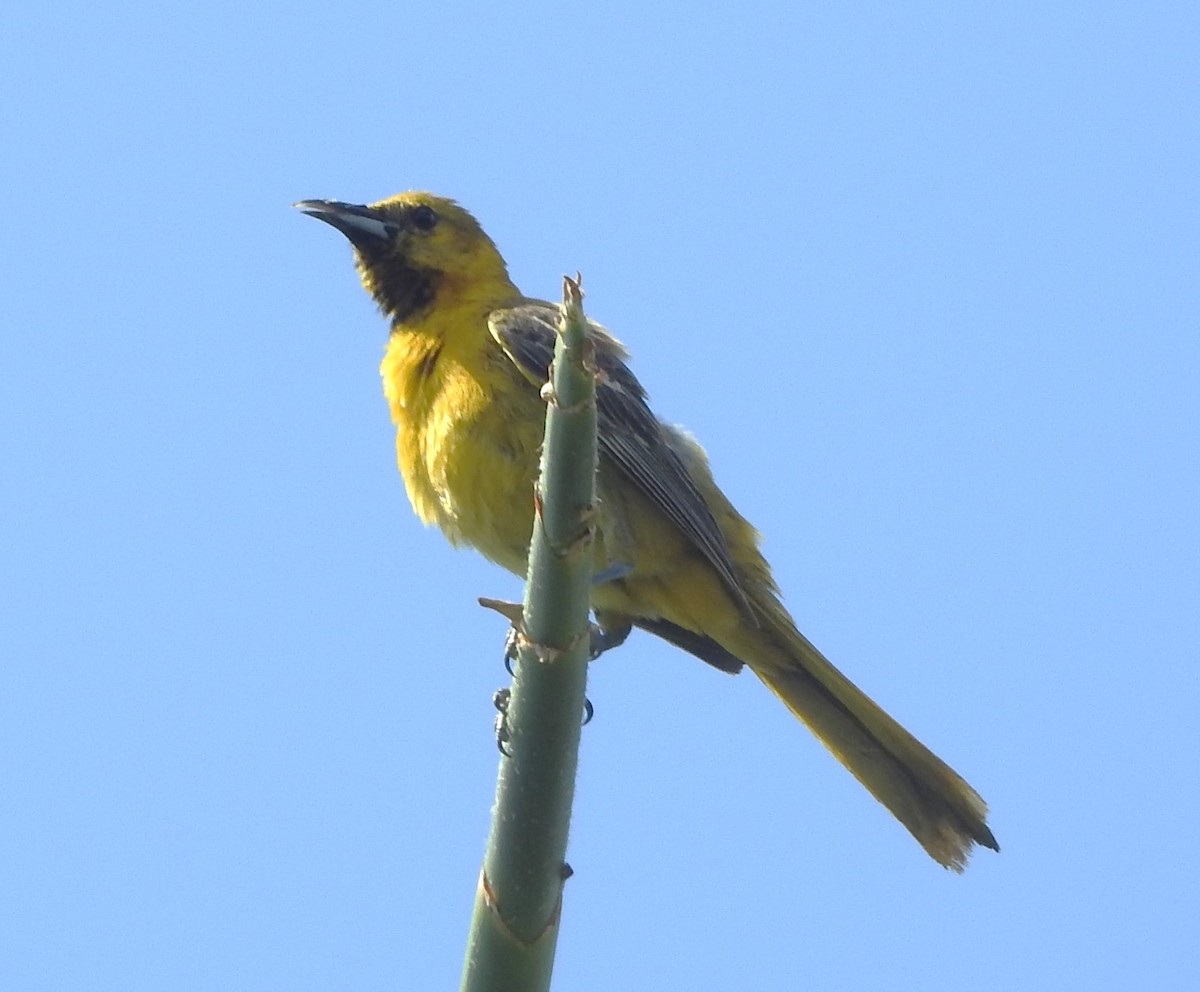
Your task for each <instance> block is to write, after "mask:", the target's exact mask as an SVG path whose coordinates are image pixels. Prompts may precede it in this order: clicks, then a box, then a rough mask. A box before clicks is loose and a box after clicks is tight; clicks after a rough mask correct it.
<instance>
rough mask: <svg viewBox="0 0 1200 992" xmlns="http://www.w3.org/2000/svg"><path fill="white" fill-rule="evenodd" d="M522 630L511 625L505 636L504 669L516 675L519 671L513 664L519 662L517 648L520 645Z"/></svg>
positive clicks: (511, 674)
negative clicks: (515, 669) (514, 669)
mask: <svg viewBox="0 0 1200 992" xmlns="http://www.w3.org/2000/svg"><path fill="white" fill-rule="evenodd" d="M520 639H521V632H520V631H519V630H517V628H516V627H509V628H508V633H507V634H506V635H505V637H504V670H505V671H506V672H508V674H509V675H510V676H515V675H516V674H517V673H516V672H515V671H513V666H514V665H516V663H517V648H518V647H519V645H520Z"/></svg>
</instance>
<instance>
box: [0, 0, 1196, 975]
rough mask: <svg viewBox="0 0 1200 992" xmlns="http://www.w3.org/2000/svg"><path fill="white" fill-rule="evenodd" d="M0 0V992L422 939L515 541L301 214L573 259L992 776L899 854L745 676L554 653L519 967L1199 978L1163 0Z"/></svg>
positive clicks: (931, 715)
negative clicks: (392, 225) (473, 541)
mask: <svg viewBox="0 0 1200 992" xmlns="http://www.w3.org/2000/svg"><path fill="white" fill-rule="evenodd" d="M2 21H3V23H2V25H0V104H2V108H0V109H2V111H3V113H2V116H0V119H2V120H3V123H2V124H0V128H2V129H3V133H2V139H3V147H4V151H3V153H2V154H0V184H2V188H3V189H4V191H5V197H4V200H5V207H4V223H3V226H2V228H0V238H2V239H3V244H4V252H3V257H4V264H3V267H2V268H0V285H2V287H3V292H2V293H0V322H2V325H3V332H2V334H0V369H2V372H3V379H4V385H3V388H2V389H0V420H2V423H3V430H2V432H0V445H2V455H0V547H3V553H2V555H0V568H2V569H3V576H2V580H0V581H2V583H3V584H2V588H3V596H2V597H0V850H2V851H3V852H4V853H3V857H2V858H0V932H2V933H3V934H4V939H3V940H2V941H0V987H3V988H5V989H13V990H18V989H19V990H41V989H65V988H71V989H81V990H82V989H89V990H90V989H96V990H109V989H113V990H116V989H120V990H140V989H146V990H159V989H175V990H189V989H222V990H225V989H288V990H305V989H355V990H366V989H385V988H389V989H390V988H409V989H439V988H452V987H455V986H456V984H457V982H458V977H459V972H460V968H461V961H462V950H463V946H464V942H465V935H466V927H467V922H468V917H469V913H470V909H471V900H472V895H473V887H474V882H475V877H476V873H477V870H478V866H479V861H480V858H481V856H482V851H483V842H484V838H485V835H486V831H487V818H488V811H489V806H490V803H491V799H492V791H493V785H494V779H495V771H496V764H497V760H498V759H497V754H496V751H495V747H494V744H493V741H492V731H491V718H492V716H493V713H492V710H491V704H490V696H491V693H492V691H493V690H494V689H495V688H496V687H497V686H498V685H500V684H502V682H504V681H505V676H504V673H503V669H502V667H501V661H500V653H501V642H502V638H503V630H502V629H501V627H500V625H499V624H498V623H497V620H496V618H495V617H494V616H492V615H490V614H488V613H485V612H484V611H482V610H480V609H479V608H478V607H477V606H476V605H474V599H475V597H476V596H478V595H493V596H509V597H516V596H518V595H519V583H518V582H517V580H516V579H514V578H512V577H510V576H508V575H506V574H503V573H501V572H499V571H498V570H496V569H495V568H493V567H492V566H490V565H488V564H487V563H486V562H484V561H482V560H481V559H479V558H478V557H477V556H475V555H473V554H471V553H467V552H457V553H456V552H454V551H452V550H450V549H449V548H448V546H446V545H445V544H444V542H443V541H442V539H441V537H440V536H439V535H438V534H436V533H434V532H430V531H426V530H423V529H422V528H421V527H420V525H419V524H418V523H417V522H416V520H415V519H414V518H413V516H412V515H411V512H410V511H409V508H408V506H407V503H406V500H405V497H404V493H403V488H402V485H401V482H400V480H399V477H398V475H397V473H396V471H395V467H394V464H393V455H392V434H391V429H390V424H389V421H388V416H387V412H386V408H385V406H384V402H383V399H382V397H381V395H380V390H379V382H378V373H377V366H378V361H379V358H380V356H381V352H382V347H383V343H384V340H385V334H386V329H385V326H384V324H383V322H382V321H381V319H380V318H379V317H378V315H377V314H376V313H375V312H374V310H373V307H372V305H371V303H370V301H369V300H368V299H367V297H366V296H365V295H364V294H363V293H362V292H361V291H360V289H359V288H358V286H357V282H356V278H355V276H354V273H353V271H352V269H351V267H350V258H349V252H348V250H347V248H346V246H345V244H344V243H343V242H342V240H341V239H340V238H339V237H338V236H337V235H336V233H335V232H333V231H331V230H329V229H326V228H324V227H322V226H321V225H318V224H315V223H313V222H312V221H311V220H308V219H306V218H304V217H302V216H300V215H298V214H296V213H295V212H293V211H291V210H290V209H289V204H291V203H292V202H293V201H295V200H298V199H301V198H306V197H334V198H341V199H348V200H355V201H363V200H371V199H376V198H380V197H383V196H386V195H389V194H391V193H394V192H397V191H399V190H402V189H406V188H430V189H434V190H436V191H438V192H440V193H442V194H445V195H450V196H454V197H457V198H458V199H460V200H461V201H462V202H463V203H464V204H465V205H467V206H468V207H469V208H470V209H472V210H473V211H474V212H475V213H476V214H477V215H478V216H479V217H480V219H481V220H482V221H483V223H484V225H485V226H486V227H487V229H488V230H489V231H490V233H491V234H492V235H493V237H494V238H495V239H496V241H497V242H498V244H499V245H500V247H501V249H502V251H503V252H504V253H505V255H506V257H507V258H508V260H509V262H510V265H511V269H512V273H513V276H514V278H515V280H516V281H517V283H518V284H519V285H520V286H521V287H522V288H523V289H524V290H525V291H526V292H528V293H530V294H532V295H551V296H553V295H554V294H556V293H557V292H558V287H559V280H560V276H561V275H562V273H564V272H574V271H575V270H576V269H579V270H582V272H583V273H584V276H585V282H586V286H587V289H588V294H589V295H588V299H587V305H588V308H589V312H590V313H591V315H592V316H594V317H595V318H597V319H599V320H601V321H603V322H604V323H606V324H607V325H609V326H610V327H611V328H612V329H613V330H614V332H615V333H617V334H618V336H620V337H621V338H623V339H624V340H625V342H626V343H627V344H628V345H629V347H630V348H631V350H632V351H633V354H634V359H635V366H634V367H635V369H636V371H637V372H638V374H639V375H640V377H641V378H642V380H643V382H644V383H645V384H646V386H647V387H648V388H649V390H650V392H651V394H652V396H653V399H654V402H655V404H656V406H657V408H658V410H659V411H660V413H661V414H662V415H663V416H664V417H666V418H668V419H671V420H673V421H679V422H682V423H685V424H687V425H688V426H689V427H690V428H691V429H692V430H693V431H694V432H695V433H696V434H697V435H698V436H699V437H700V438H701V439H702V440H703V442H704V443H705V445H706V447H707V449H708V451H709V453H710V455H711V456H712V459H713V462H714V464H715V466H716V470H717V476H718V479H719V480H720V481H721V483H722V484H723V485H724V487H725V488H726V490H727V491H728V492H729V493H730V495H731V496H732V497H733V498H734V500H735V502H736V503H737V504H738V505H739V506H740V508H741V509H742V510H743V512H744V513H745V514H746V515H747V516H748V517H749V518H750V519H751V520H753V521H754V522H755V523H756V524H757V525H758V526H759V527H760V528H761V529H762V531H763V532H764V534H765V535H766V536H765V550H766V552H767V554H768V556H769V557H770V558H771V560H772V561H773V563H774V565H775V570H776V575H777V577H778V579H779V581H780V584H781V586H782V587H783V590H784V592H785V596H786V601H787V603H788V604H789V606H790V607H791V608H792V609H793V612H794V613H795V614H796V616H797V618H798V619H799V621H800V624H801V626H802V628H803V629H804V630H805V631H806V632H807V633H808V634H809V636H810V637H812V639H813V640H815V641H816V642H817V643H818V644H819V645H820V646H822V647H823V649H824V650H825V651H826V652H827V653H828V654H829V655H830V656H831V657H832V658H833V659H834V660H835V661H836V662H837V663H838V664H839V665H841V666H842V667H843V668H844V669H845V670H846V672H847V673H848V674H850V675H851V677H852V678H854V679H855V680H856V681H857V682H859V683H860V684H861V685H862V686H863V687H864V688H865V689H867V691H869V692H870V693H871V694H872V695H873V696H874V697H875V698H876V699H877V700H878V701H879V702H880V703H882V704H883V705H884V706H886V707H887V708H888V709H889V710H890V711H891V712H892V713H894V714H895V715H896V716H897V717H898V718H899V719H901V720H902V721H903V722H904V723H905V724H906V725H907V726H908V727H909V728H910V729H912V730H913V731H914V732H915V733H916V734H918V736H920V737H921V738H922V739H923V740H925V741H926V742H927V743H928V744H930V746H932V747H933V748H934V749H935V750H937V751H938V752H939V753H940V754H942V755H943V756H944V757H945V758H946V759H947V760H948V761H950V762H951V763H952V764H953V765H954V766H955V767H956V768H958V769H959V770H960V771H961V772H962V773H963V774H964V775H965V776H966V777H967V778H968V779H969V780H970V781H971V782H972V783H973V784H974V785H975V786H976V787H977V788H978V789H979V791H980V792H981V793H982V794H983V795H984V796H985V797H986V798H987V800H988V801H989V803H990V804H991V806H992V809H993V817H992V823H993V826H994V828H995V832H996V835H997V837H998V838H999V839H1000V842H1001V845H1002V846H1003V849H1004V850H1003V853H1002V854H1000V855H999V856H997V855H993V854H991V853H989V852H983V853H982V854H980V855H978V856H977V857H976V859H975V861H974V863H973V865H972V867H971V869H970V870H969V871H968V872H967V874H966V875H964V876H962V877H956V876H953V875H950V874H948V873H945V872H943V871H941V870H940V869H938V868H937V867H936V866H935V865H934V864H933V863H932V862H930V861H929V860H928V859H927V858H926V857H925V856H924V855H923V854H922V852H921V851H920V849H919V848H918V847H917V846H916V845H915V844H914V843H913V842H912V841H911V840H910V839H909V837H908V836H907V834H906V833H905V832H904V831H903V830H902V829H901V828H899V827H898V826H897V825H896V824H895V823H894V822H892V821H891V819H890V818H889V817H888V816H887V814H886V813H885V812H884V811H883V810H882V809H881V808H879V807H877V806H876V804H875V803H873V802H872V801H871V799H870V798H869V797H868V796H867V795H866V794H865V793H864V792H863V791H862V790H861V789H860V788H859V787H858V785H857V784H856V783H855V782H854V781H853V780H852V779H851V778H850V777H849V776H848V775H846V774H845V773H844V772H843V771H842V770H841V769H840V768H839V767H838V766H837V765H836V763H835V762H834V761H832V760H831V759H830V758H829V757H828V756H827V755H826V754H825V753H824V751H823V750H822V749H821V748H820V747H819V746H817V745H816V744H815V743H814V742H813V741H812V739H811V738H810V737H809V736H808V734H807V733H806V732H805V731H804V730H803V729H802V728H801V727H799V726H797V725H796V724H795V722H794V721H793V720H792V719H791V718H790V717H789V716H788V715H787V713H785V712H784V711H783V709H782V708H781V707H780V706H778V705H777V704H776V703H775V702H774V700H773V699H772V698H771V697H770V696H769V694H768V693H767V692H766V691H765V690H764V689H763V688H762V686H760V685H759V684H758V683H757V682H756V681H755V680H754V679H752V678H750V677H743V678H738V679H731V678H728V677H726V676H723V675H721V674H720V673H718V672H716V671H714V670H711V669H709V668H707V667H706V666H704V665H702V664H700V663H699V662H697V661H695V660H694V659H692V658H690V657H688V656H686V655H683V654H681V653H679V652H677V651H674V650H672V649H670V648H669V647H667V646H665V645H662V644H659V643H657V642H654V641H653V640H652V639H650V638H647V637H644V636H643V637H635V638H633V639H631V640H630V642H629V643H628V645H627V646H626V647H625V648H623V649H622V650H621V651H619V652H615V653H613V654H611V655H609V656H606V657H605V658H604V659H603V660H602V661H601V662H600V663H598V664H597V665H596V666H595V668H594V670H593V671H592V673H591V680H590V684H589V695H590V698H591V699H592V701H593V703H594V704H595V706H596V711H597V715H596V719H595V721H594V722H593V724H592V725H590V726H589V727H588V728H587V730H586V732H585V733H584V741H583V753H582V760H581V773H580V779H579V790H578V802H577V806H576V816H575V821H574V827H573V833H572V844H571V851H570V860H571V863H572V865H573V866H574V868H575V870H576V875H575V877H574V878H573V879H572V880H571V881H570V883H569V886H568V890H567V901H566V909H565V917H564V923H563V932H562V937H561V941H560V946H559V957H558V966H557V970H556V979H557V980H556V986H555V987H556V989H558V990H576V989H578V990H584V989H593V988H620V989H655V990H658V989H700V988H753V989H756V990H761V992H769V990H776V989H778V990H785V989H786V990H791V989H796V988H811V989H822V990H835V989H864V988H872V989H898V990H899V989H933V988H951V987H970V988H972V989H976V990H992V989H995V990H1001V989H1003V990H1011V989H1060V988H1064V987H1065V988H1086V989H1128V988H1131V987H1155V988H1159V989H1172V988H1185V987H1189V986H1190V982H1191V981H1192V980H1194V977H1195V972H1196V953H1195V944H1196V940H1197V937H1198V935H1197V928H1196V922H1195V921H1196V914H1195V891H1196V887H1197V884H1200V877H1198V875H1200V872H1198V870H1197V869H1198V867H1200V855H1198V853H1197V845H1196V843H1195V841H1194V839H1193V837H1192V834H1193V832H1194V831H1193V829H1192V828H1193V826H1194V822H1195V816H1196V812H1197V807H1198V805H1200V803H1198V796H1197V792H1198V789H1197V785H1196V783H1197V779H1198V776H1197V759H1198V758H1200V747H1198V745H1197V735H1196V729H1195V712H1196V706H1197V702H1198V699H1197V697H1198V693H1197V674H1196V673H1197V660H1198V659H1197V648H1196V643H1197V639H1196V636H1195V623H1196V613H1197V605H1196V604H1197V603H1198V602H1200V588H1198V585H1200V583H1198V582H1197V552H1198V550H1200V549H1198V544H1200V542H1198V541H1197V537H1198V529H1200V528H1198V525H1197V513H1196V505H1197V489H1198V486H1197V483H1198V481H1200V470H1198V468H1197V464H1198V462H1200V459H1198V458H1197V387H1198V385H1200V383H1198V382H1197V369H1198V368H1200V353H1198V352H1200V347H1198V345H1197V332H1198V330H1200V293H1198V291H1197V271H1198V263H1200V251H1198V248H1200V210H1198V207H1197V196H1196V193H1197V184H1196V178H1195V177H1196V176H1197V175H1200V141H1198V134H1197V120H1198V119H1200V117H1198V110H1200V108H1198V107H1197V94H1198V93H1200V89H1198V83H1200V78H1198V77H1200V70H1198V69H1197V65H1198V64H1200V61H1198V60H1197V58H1196V51H1197V50H1198V43H1200V37H1198V35H1200V32H1198V30H1197V29H1198V27H1200V15H1198V13H1197V9H1196V7H1195V6H1194V5H1193V4H1184V3H1178V4H1161V3H1147V4H1140V5H1131V4H1130V5H1127V4H1114V3H1092V4H1074V3H1072V4H1029V3H1017V4H994V5H984V4H910V5H895V4H814V5H803V6H802V7H801V9H797V5H794V4H782V3H781V4H777V5H771V4H758V5H756V4H745V3H743V4H736V5H734V4H728V5H726V4H711V5H707V6H705V7H703V8H702V9H692V8H684V7H678V8H670V7H665V6H664V7H663V8H661V12H660V13H655V12H648V11H646V10H645V9H644V5H632V4H630V5H623V4H612V5H597V4H592V5H588V6H587V8H585V9H577V10H576V9H572V8H571V7H570V5H562V4H544V3H532V4H526V5H523V6H522V7H521V8H520V9H519V10H516V9H503V10H502V9H501V8H500V7H498V6H494V5H485V4H482V3H478V4H456V3H442V4H436V5H425V6H422V7H421V8H420V9H412V8H410V7H408V6H407V5H402V4H379V5H373V4H369V3H353V2H351V3H349V4H348V5H342V6H340V7H338V8H337V9H336V11H335V10H334V9H333V8H328V9H326V8H323V7H320V6H316V5H305V4H303V3H300V4H288V5H274V4H265V5H253V4H225V3H220V2H217V3H206V4H180V5H173V6H171V7H169V8H164V7H162V6H161V5H159V4H149V3H139V2H133V3H126V4H122V5H121V6H120V8H119V9H107V8H101V7H97V6H96V5H78V6H75V5H71V4H55V3H50V4H47V5H42V6H40V7H38V8H37V9H36V10H35V9H33V8H32V5H28V4H27V5H23V6H22V7H21V8H18V9H9V10H7V11H6V13H5V14H4V15H2Z"/></svg>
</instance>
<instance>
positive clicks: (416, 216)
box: [412, 203, 438, 231]
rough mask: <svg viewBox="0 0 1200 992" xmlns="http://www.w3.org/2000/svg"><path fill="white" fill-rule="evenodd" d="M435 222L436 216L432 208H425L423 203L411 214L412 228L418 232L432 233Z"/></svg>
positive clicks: (436, 220)
mask: <svg viewBox="0 0 1200 992" xmlns="http://www.w3.org/2000/svg"><path fill="white" fill-rule="evenodd" d="M437 222H438V215H437V214H436V213H434V210H433V208H432V207H427V206H426V205H425V204H424V203H422V204H421V205H420V206H419V207H417V208H416V209H415V210H414V211H413V212H412V223H413V227H415V228H416V229H417V230H418V231H432V230H433V226H434V225H435V224H436V223H437Z"/></svg>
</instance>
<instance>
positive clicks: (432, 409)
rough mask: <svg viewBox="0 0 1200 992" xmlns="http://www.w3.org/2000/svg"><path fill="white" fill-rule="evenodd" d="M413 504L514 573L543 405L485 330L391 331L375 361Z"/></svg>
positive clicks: (525, 542) (524, 536)
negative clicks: (378, 362) (456, 332)
mask: <svg viewBox="0 0 1200 992" xmlns="http://www.w3.org/2000/svg"><path fill="white" fill-rule="evenodd" d="M380 373H381V375H382V377H383V388H384V393H385V395H386V396H387V400H388V404H389V406H390V408H391V412H392V420H393V421H394V422H395V424H396V456H397V461H398V463H399V466H400V474H401V475H402V476H403V478H404V484H405V488H406V489H407V491H408V497H409V500H410V501H411V502H412V505H413V509H414V510H415V511H416V513H417V515H418V516H419V517H420V518H421V520H422V521H424V522H425V523H426V524H437V526H438V527H440V528H441V529H442V531H443V532H444V533H445V534H446V536H447V537H448V538H449V539H450V541H452V542H453V543H454V544H457V545H469V546H471V547H474V548H476V549H478V550H479V551H480V552H481V553H483V554H484V555H486V556H487V557H488V558H490V559H491V560H492V561H494V562H496V563H497V564H499V565H501V566H503V567H505V568H507V569H509V570H510V571H513V572H516V573H517V574H524V570H525V559H526V554H527V551H528V548H529V537H530V530H531V526H532V519H533V504H532V494H533V483H534V480H535V479H536V477H537V467H538V466H537V461H538V449H539V446H540V444H541V437H542V427H543V420H544V416H545V407H544V405H543V403H542V401H541V399H540V398H539V397H538V396H537V392H536V390H535V389H534V387H533V386H532V385H531V384H530V383H528V382H527V381H525V380H524V378H522V377H521V376H520V374H519V373H518V372H517V370H516V369H515V368H513V366H512V365H511V363H510V362H509V360H508V359H507V357H506V356H505V355H504V353H503V352H502V351H501V350H500V348H499V346H498V345H496V343H495V341H494V340H493V339H492V337H491V335H490V334H489V333H488V330H487V327H486V326H485V325H484V324H482V323H480V326H479V327H478V328H477V329H476V330H473V331H472V332H471V333H469V334H459V335H448V334H438V333H434V332H433V331H432V329H430V330H429V331H425V330H421V331H418V330H412V331H410V330H403V329H401V330H397V331H395V332H394V333H393V334H392V337H391V340H390V341H389V343H388V348H387V353H386V354H385V356H384V359H383V364H382V365H381V366H380Z"/></svg>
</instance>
